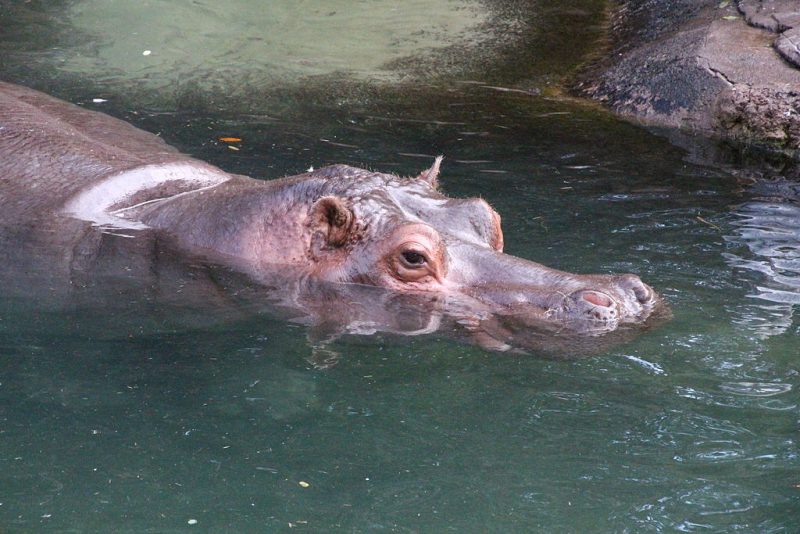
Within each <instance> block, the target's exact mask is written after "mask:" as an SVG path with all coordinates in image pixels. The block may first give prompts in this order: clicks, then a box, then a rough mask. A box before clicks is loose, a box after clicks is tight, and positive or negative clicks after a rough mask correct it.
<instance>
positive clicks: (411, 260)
mask: <svg viewBox="0 0 800 534" xmlns="http://www.w3.org/2000/svg"><path fill="white" fill-rule="evenodd" d="M402 256H403V263H405V264H406V265H407V266H408V267H412V268H413V267H422V266H423V265H425V261H426V260H425V256H424V255H423V254H420V253H419V252H414V251H413V250H406V251H405V252H403V254H402Z"/></svg>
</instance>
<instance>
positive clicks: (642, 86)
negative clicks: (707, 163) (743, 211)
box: [570, 0, 800, 177]
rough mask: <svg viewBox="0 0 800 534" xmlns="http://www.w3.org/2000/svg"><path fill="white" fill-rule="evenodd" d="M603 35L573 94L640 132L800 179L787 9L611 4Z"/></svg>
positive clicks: (796, 79) (743, 1)
mask: <svg viewBox="0 0 800 534" xmlns="http://www.w3.org/2000/svg"><path fill="white" fill-rule="evenodd" d="M769 22H772V23H773V24H772V26H769V24H767V23H769ZM607 28H608V33H607V41H606V42H605V43H603V44H602V48H603V50H602V52H601V53H600V54H598V55H597V56H596V58H595V59H593V60H591V61H589V62H587V64H586V65H584V66H583V67H582V68H581V69H579V71H578V72H577V74H576V76H575V78H574V80H573V81H572V83H571V84H570V90H571V91H572V92H573V93H575V94H577V95H578V96H583V97H589V98H592V99H594V100H597V101H599V102H600V103H602V104H603V105H604V106H606V107H608V108H609V109H611V110H612V111H614V112H615V113H617V114H619V115H621V116H623V117H626V118H628V119H632V120H634V121H636V122H639V123H641V124H644V125H648V126H655V127H659V128H667V129H671V130H677V131H680V132H681V133H682V134H683V135H684V136H685V135H689V136H690V137H694V138H697V137H698V134H699V137H703V138H706V140H722V141H723V142H724V143H725V144H726V145H727V146H728V147H731V146H734V147H738V149H739V150H745V151H748V152H749V153H751V154H752V152H753V151H754V149H756V150H758V151H763V152H766V153H769V155H770V157H771V158H773V159H774V157H775V156H776V155H778V156H780V157H781V158H782V159H784V160H786V161H788V162H789V163H788V166H789V167H794V168H795V170H794V171H788V170H787V172H786V173H782V174H798V176H799V177H800V173H798V172H797V167H798V165H799V164H800V60H799V61H794V58H793V57H791V55H790V54H787V53H785V52H784V51H783V49H785V48H786V46H787V45H786V42H787V41H790V42H791V43H793V42H795V41H800V39H796V36H797V33H798V31H799V30H800V5H798V4H797V3H796V2H795V1H794V0H791V1H786V0H783V1H782V0H739V1H738V2H736V1H735V0H731V1H726V0H615V1H613V0H612V2H611V3H610V5H609V12H608V21H607ZM798 59H800V56H798ZM785 166H786V164H784V165H781V167H785Z"/></svg>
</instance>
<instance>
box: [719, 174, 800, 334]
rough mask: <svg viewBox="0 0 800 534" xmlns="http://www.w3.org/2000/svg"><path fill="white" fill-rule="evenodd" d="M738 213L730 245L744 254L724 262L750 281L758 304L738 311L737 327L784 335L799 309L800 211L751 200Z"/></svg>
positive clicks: (729, 256)
mask: <svg viewBox="0 0 800 534" xmlns="http://www.w3.org/2000/svg"><path fill="white" fill-rule="evenodd" d="M761 187H764V186H763V185H762V186H761ZM735 213H736V215H737V216H738V219H737V220H736V221H734V222H733V223H732V224H733V226H734V227H735V231H734V234H733V235H732V236H729V237H727V238H726V240H727V241H728V242H729V243H731V244H735V245H739V246H742V247H746V252H745V253H738V252H732V253H726V254H724V257H725V259H726V261H727V262H728V264H729V265H731V266H732V267H734V268H735V269H737V270H738V271H739V272H742V273H745V274H747V279H749V280H752V282H751V283H752V284H753V291H752V293H751V294H750V295H749V297H751V298H754V299H757V301H756V303H754V304H751V305H748V306H745V307H739V309H738V310H737V314H738V315H739V317H740V318H739V319H738V320H737V323H738V324H741V325H743V326H747V327H748V328H751V329H752V330H753V331H754V332H756V333H758V335H760V336H764V337H768V336H772V335H777V334H782V333H784V332H786V331H787V330H789V329H790V328H791V327H792V324H793V317H794V311H795V306H796V305H798V304H800V206H798V205H797V204H794V203H791V202H787V201H785V200H781V199H778V200H773V201H751V202H747V203H745V204H743V205H741V206H739V207H738V208H737V209H736V212H735ZM756 273H757V274H756ZM758 301H761V302H758Z"/></svg>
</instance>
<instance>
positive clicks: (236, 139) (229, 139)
mask: <svg viewBox="0 0 800 534" xmlns="http://www.w3.org/2000/svg"><path fill="white" fill-rule="evenodd" d="M219 140H220V141H222V142H223V143H238V142H239V141H241V140H242V139H241V137H220V138H219Z"/></svg>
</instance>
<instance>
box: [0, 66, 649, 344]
mask: <svg viewBox="0 0 800 534" xmlns="http://www.w3.org/2000/svg"><path fill="white" fill-rule="evenodd" d="M441 164H442V158H441V157H438V158H436V159H435V161H433V162H432V165H431V166H430V167H429V168H427V169H426V170H423V171H422V172H420V173H419V174H417V175H416V176H411V177H401V176H397V175H394V174H386V173H381V172H374V171H370V170H365V169H360V168H355V167H351V166H347V165H333V166H328V167H324V168H321V169H319V170H309V172H305V173H303V174H299V175H296V176H289V177H284V178H280V179H273V180H261V179H253V178H250V177H246V176H241V175H236V174H231V173H228V172H225V171H224V170H222V169H220V168H217V167H215V166H213V165H210V164H207V163H204V162H202V161H199V160H197V159H194V158H192V157H189V156H187V155H184V154H182V153H180V152H179V151H178V150H176V149H174V148H172V147H170V146H169V145H167V144H166V143H165V142H164V141H162V139H161V138H160V137H158V136H156V135H153V134H150V133H147V132H145V131H142V130H139V129H137V128H135V127H134V126H132V125H130V124H128V123H126V122H123V121H121V120H118V119H115V118H112V117H111V116H108V115H106V114H102V113H99V112H96V111H91V110H87V109H85V108H83V107H80V106H77V105H73V104H70V103H67V102H64V101H61V100H58V99H56V98H53V97H50V96H48V95H46V94H44V93H41V92H37V91H34V90H31V89H28V88H24V87H20V86H16V85H11V84H7V83H2V82H0V236H2V241H0V247H2V248H6V249H13V250H5V251H4V252H3V256H5V257H6V263H9V262H12V263H16V264H17V265H18V266H19V265H20V262H21V261H22V260H19V259H18V258H17V257H18V256H19V255H20V254H23V250H29V252H31V251H32V253H31V254H28V257H39V256H42V255H44V256H46V257H47V258H48V260H47V264H46V265H41V263H42V261H41V260H40V265H39V266H38V267H36V268H33V267H31V264H26V265H25V266H24V267H18V268H17V272H18V273H19V272H22V271H24V272H26V273H28V274H30V272H32V271H36V272H39V273H40V274H42V276H45V275H46V276H49V277H51V278H52V277H53V276H55V275H54V274H53V273H54V272H62V274H63V276H62V277H61V279H62V282H53V281H52V280H50V281H49V282H48V283H47V284H48V285H49V288H50V290H51V291H52V290H53V286H55V285H58V284H59V283H63V285H65V286H69V288H67V289H65V291H67V292H69V291H74V289H75V287H76V286H78V285H81V284H77V283H76V280H79V279H80V280H84V282H86V278H87V276H86V273H87V272H93V271H92V269H95V271H94V272H100V271H101V270H102V271H103V272H104V273H106V274H107V273H108V271H109V269H110V268H109V265H110V266H112V267H111V269H116V268H118V267H119V268H120V269H121V267H120V265H122V264H124V265H125V266H126V267H125V269H127V270H130V269H132V268H131V267H130V265H134V264H137V261H140V262H142V261H144V260H142V259H141V258H139V260H137V259H136V257H137V255H143V256H147V255H150V256H153V255H158V256H164V255H165V253H164V250H166V249H169V251H170V252H169V256H170V257H175V256H182V257H186V258H190V259H187V263H186V264H187V265H192V266H193V267H192V268H194V266H196V265H197V264H198V263H203V262H204V263H207V264H209V265H213V266H214V268H215V269H218V270H219V269H222V270H223V271H224V272H226V273H228V274H229V275H230V276H229V278H230V277H234V278H235V277H239V278H243V279H246V280H247V281H246V282H239V286H238V287H240V288H241V287H242V286H252V287H255V288H257V287H261V288H262V289H263V291H258V290H253V291H250V294H252V295H256V297H253V298H263V299H264V301H265V302H267V301H269V302H272V303H277V304H276V305H277V306H278V307H280V308H282V309H290V310H293V311H292V312H291V313H290V314H289V315H291V316H292V319H293V320H298V321H299V322H303V323H305V324H307V325H309V326H310V327H312V328H311V330H310V332H312V333H313V332H320V331H321V332H322V333H321V334H320V333H317V334H313V337H315V338H316V342H317V343H318V344H319V345H325V344H326V343H328V342H329V341H330V340H331V339H334V338H336V336H338V335H341V334H343V333H358V334H370V333H374V332H376V331H390V332H399V333H404V334H408V335H411V334H420V333H431V332H434V331H437V330H441V329H443V328H445V327H444V326H443V325H448V326H447V330H448V332H456V331H457V332H460V333H462V334H463V335H461V336H460V337H463V338H468V339H470V340H472V341H474V342H476V343H478V344H479V345H481V346H483V347H486V348H488V349H493V350H509V349H512V348H518V347H517V346H516V345H518V344H519V345H524V344H525V343H521V342H518V340H519V339H523V338H524V337H525V335H524V333H525V332H532V331H535V332H539V333H541V332H545V333H546V334H547V335H550V334H552V335H556V334H557V335H560V336H564V335H565V334H566V335H567V336H568V337H584V338H586V337H596V336H600V335H604V334H608V333H610V332H612V331H615V330H617V329H619V328H620V327H621V326H623V325H641V324H644V323H645V321H646V320H647V319H648V317H650V316H651V315H653V312H654V310H655V309H657V308H658V307H659V305H660V303H661V298H660V297H659V296H658V295H657V293H656V292H655V291H654V290H653V289H652V288H651V287H649V286H648V285H647V284H645V283H643V282H642V281H641V280H640V278H639V277H638V276H635V275H633V274H590V275H584V274H571V273H567V272H562V271H558V270H555V269H551V268H548V267H545V266H543V265H540V264H538V263H535V262H533V261H530V260H527V259H522V258H518V257H514V256H510V255H508V254H504V253H503V231H502V227H501V219H500V215H498V213H497V212H496V211H494V209H492V207H491V206H490V205H489V204H488V203H487V202H485V201H484V200H482V199H479V198H462V199H457V198H450V197H448V196H446V195H445V194H444V193H443V192H442V191H441V188H440V185H439V174H440V169H441ZM148 240H149V241H148ZM153 240H156V241H155V242H157V243H158V246H157V247H156V246H153V245H143V243H146V242H147V243H152V242H154V241H153ZM45 249H49V250H50V252H49V253H48V254H45V252H44V251H45ZM154 250H157V252H154ZM23 255H24V254H23ZM15 258H16V259H15ZM109 258H112V259H109ZM101 260H102V261H104V262H105V263H104V265H105V266H104V267H103V268H102V269H101V268H99V267H97V265H98V264H99V263H100V262H101ZM151 260H152V258H151V259H150V260H147V261H151ZM31 261H33V260H31ZM147 261H144V263H142V267H141V269H140V271H141V272H142V273H149V274H148V276H152V272H153V271H154V269H153V267H152V265H151V264H149V263H147ZM126 276H128V275H126ZM143 276H144V275H143ZM223 278H224V277H223ZM214 279H215V280H216V282H214V283H216V284H218V281H219V279H220V277H219V276H218V275H217V276H215V277H214ZM126 280H127V281H128V282H129V281H130V277H128V278H126ZM126 283H127V282H126ZM83 285H84V286H85V285H87V284H86V283H83ZM145 285H146V284H143V286H145ZM218 285H219V284H218ZM181 287H183V288H184V289H183V291H184V293H189V291H187V290H185V287H184V286H181ZM198 291H200V290H198ZM203 291H204V290H203ZM214 291H217V289H215V290H214ZM214 291H208V293H209V294H211V293H214ZM175 292H176V293H175V294H177V292H178V290H177V289H176V290H175ZM163 293H164V292H163V291H162V293H161V295H162V297H163ZM234 293H236V295H237V296H236V298H240V296H241V294H242V291H236V292H234ZM214 294H215V295H216V293H214ZM173 297H174V295H173ZM214 298H216V297H214ZM197 300H198V301H200V300H202V299H201V298H199V297H198V298H197ZM206 300H210V299H206ZM315 327H316V330H315ZM310 335H312V334H310ZM546 337H547V336H545V338H544V339H546ZM542 339H543V338H542V337H541V336H539V337H537V340H538V341H536V342H535V343H533V344H534V345H537V346H541V343H542V341H541V340H542ZM524 348H525V347H523V349H524Z"/></svg>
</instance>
